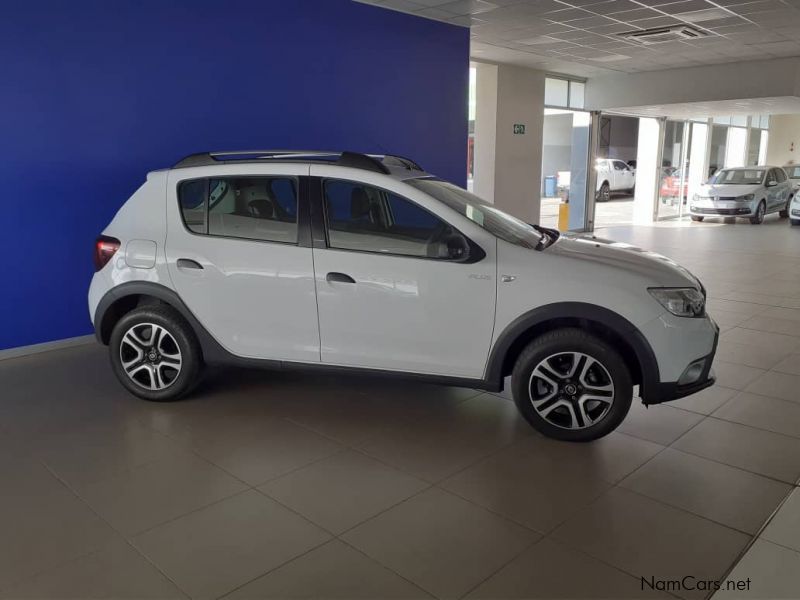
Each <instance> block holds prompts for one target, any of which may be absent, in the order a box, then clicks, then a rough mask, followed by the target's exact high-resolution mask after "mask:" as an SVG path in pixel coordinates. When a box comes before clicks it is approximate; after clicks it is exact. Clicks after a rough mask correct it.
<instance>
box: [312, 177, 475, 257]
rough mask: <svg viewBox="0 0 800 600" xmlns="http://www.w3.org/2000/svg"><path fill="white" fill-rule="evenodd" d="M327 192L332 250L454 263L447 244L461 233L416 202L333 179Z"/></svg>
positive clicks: (326, 211) (386, 192) (327, 184)
mask: <svg viewBox="0 0 800 600" xmlns="http://www.w3.org/2000/svg"><path fill="white" fill-rule="evenodd" d="M323 189H324V203H325V215H326V220H327V228H328V243H329V245H330V247H331V248H339V249H343V250H361V251H365V252H379V253H384V254H397V255H402V256H416V257H426V258H440V259H449V258H452V256H451V255H449V254H448V242H449V241H450V240H451V239H452V238H453V236H454V235H458V236H460V234H458V232H456V231H455V230H454V229H453V228H452V227H451V226H450V225H448V224H447V223H445V222H444V221H442V220H441V219H439V218H438V217H437V216H436V215H434V214H432V213H430V212H428V211H427V210H425V209H424V208H422V207H420V206H419V205H417V204H415V203H414V202H411V201H410V200H407V199H405V198H401V197H400V196H398V195H396V194H393V193H392V192H389V191H386V190H383V189H379V188H376V187H372V186H368V185H364V184H361V183H357V182H352V181H341V180H335V179H329V180H326V181H325V183H324V186H323ZM462 237H463V236H462Z"/></svg>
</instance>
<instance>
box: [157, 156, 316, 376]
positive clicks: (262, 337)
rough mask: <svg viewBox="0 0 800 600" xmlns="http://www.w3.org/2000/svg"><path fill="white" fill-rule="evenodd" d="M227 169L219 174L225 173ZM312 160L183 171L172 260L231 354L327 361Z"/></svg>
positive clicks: (174, 175) (183, 293) (170, 208)
mask: <svg viewBox="0 0 800 600" xmlns="http://www.w3.org/2000/svg"><path fill="white" fill-rule="evenodd" d="M217 171H218V172H217ZM306 175H308V166H307V165H292V164H272V165H261V164H258V165H253V164H250V165H247V164H241V165H221V166H219V167H217V168H216V170H215V174H214V176H212V177H209V176H208V169H202V168H197V169H175V170H173V171H171V172H170V174H169V179H168V185H167V252H166V257H167V266H168V268H169V273H170V276H171V278H172V282H173V285H174V287H175V289H176V291H177V292H178V294H179V295H180V297H181V299H182V300H183V301H184V303H185V304H186V306H187V307H188V308H189V310H190V311H191V312H192V313H193V314H194V315H195V316H196V317H197V319H198V320H199V321H200V323H202V325H203V326H204V327H205V328H206V329H207V330H208V331H209V333H210V334H211V335H212V336H213V337H214V338H215V339H216V340H217V341H218V342H219V343H220V344H221V345H222V346H223V347H224V348H226V349H227V350H228V351H229V352H231V353H233V354H235V355H238V356H242V357H250V358H258V359H275V360H292V361H302V362H319V328H318V326H317V305H316V292H315V288H314V266H313V257H312V252H311V241H310V239H311V238H310V226H309V223H308V218H307V214H308V207H307V204H306V203H305V200H304V198H303V197H302V196H301V194H300V186H301V183H302V182H303V181H304V180H305V179H306V178H304V177H303V176H306Z"/></svg>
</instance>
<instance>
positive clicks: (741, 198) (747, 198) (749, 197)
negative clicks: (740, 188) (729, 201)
mask: <svg viewBox="0 0 800 600" xmlns="http://www.w3.org/2000/svg"><path fill="white" fill-rule="evenodd" d="M755 197H756V196H755V194H745V195H744V196H739V197H738V198H736V199H737V200H738V201H740V202H750V200H752V199H753V198H755Z"/></svg>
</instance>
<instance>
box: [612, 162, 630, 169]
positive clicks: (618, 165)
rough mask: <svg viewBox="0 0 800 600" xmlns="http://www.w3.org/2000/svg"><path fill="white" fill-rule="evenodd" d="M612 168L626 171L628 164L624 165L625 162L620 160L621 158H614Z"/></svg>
mask: <svg viewBox="0 0 800 600" xmlns="http://www.w3.org/2000/svg"><path fill="white" fill-rule="evenodd" d="M614 168H615V169H616V170H617V171H626V170H627V169H628V165H626V164H625V163H624V162H622V161H621V160H615V161H614Z"/></svg>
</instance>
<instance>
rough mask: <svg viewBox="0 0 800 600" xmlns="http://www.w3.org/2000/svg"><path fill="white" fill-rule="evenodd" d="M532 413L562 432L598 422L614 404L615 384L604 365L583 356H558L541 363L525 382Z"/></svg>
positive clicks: (569, 353)
mask: <svg viewBox="0 0 800 600" xmlns="http://www.w3.org/2000/svg"><path fill="white" fill-rule="evenodd" d="M528 393H529V395H530V400H531V405H532V406H533V409H534V410H535V411H536V412H537V413H538V414H539V416H541V417H542V418H543V419H544V420H546V421H548V422H549V423H551V424H553V425H555V426H556V427H562V428H564V429H584V428H586V427H590V426H592V425H594V424H595V423H597V422H598V421H600V420H601V419H602V418H603V417H604V416H605V415H606V414H607V413H608V411H609V409H610V408H611V405H612V404H613V403H614V382H613V380H612V379H611V375H609V373H608V370H607V369H606V368H605V367H604V366H603V364H602V363H601V362H600V361H598V360H597V359H595V358H592V357H591V356H589V355H588V354H584V353H582V352H560V353H558V354H552V355H550V356H548V357H547V358H545V359H544V360H542V361H541V362H540V363H539V364H538V365H536V367H535V368H534V369H533V372H532V373H531V377H530V380H529V382H528Z"/></svg>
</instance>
